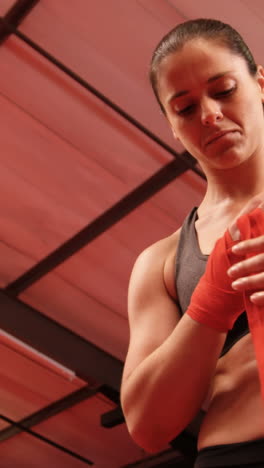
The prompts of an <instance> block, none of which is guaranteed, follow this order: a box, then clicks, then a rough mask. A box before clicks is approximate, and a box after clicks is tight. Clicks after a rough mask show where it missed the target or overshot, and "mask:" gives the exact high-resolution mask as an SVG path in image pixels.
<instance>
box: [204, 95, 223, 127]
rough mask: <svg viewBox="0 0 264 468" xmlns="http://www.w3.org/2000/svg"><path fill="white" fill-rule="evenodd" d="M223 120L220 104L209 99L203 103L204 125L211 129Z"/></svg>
mask: <svg viewBox="0 0 264 468" xmlns="http://www.w3.org/2000/svg"><path fill="white" fill-rule="evenodd" d="M222 119H223V114H222V111H221V108H220V106H219V103H218V102H216V101H215V100H213V99H210V98H208V99H206V100H205V101H203V102H202V103H201V121H202V124H203V125H205V126H207V127H210V126H211V125H216V124H217V123H218V122H220V121H221V120H222Z"/></svg>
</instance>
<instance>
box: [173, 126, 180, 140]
mask: <svg viewBox="0 0 264 468" xmlns="http://www.w3.org/2000/svg"><path fill="white" fill-rule="evenodd" d="M172 134H173V137H174V138H175V140H178V139H179V138H178V137H177V134H176V132H175V130H174V128H172Z"/></svg>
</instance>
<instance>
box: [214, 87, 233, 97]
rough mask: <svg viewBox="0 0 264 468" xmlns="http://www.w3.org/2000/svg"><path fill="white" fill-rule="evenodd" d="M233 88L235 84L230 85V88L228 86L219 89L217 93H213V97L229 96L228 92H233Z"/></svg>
mask: <svg viewBox="0 0 264 468" xmlns="http://www.w3.org/2000/svg"><path fill="white" fill-rule="evenodd" d="M235 89H236V86H232V88H228V89H225V90H223V91H219V92H218V93H215V97H225V96H229V95H230V94H232V93H233V91H235Z"/></svg>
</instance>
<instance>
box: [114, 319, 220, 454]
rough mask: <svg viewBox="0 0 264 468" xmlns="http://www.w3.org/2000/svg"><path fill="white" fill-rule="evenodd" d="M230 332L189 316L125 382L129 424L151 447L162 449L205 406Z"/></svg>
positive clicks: (123, 394) (135, 435)
mask: <svg viewBox="0 0 264 468" xmlns="http://www.w3.org/2000/svg"><path fill="white" fill-rule="evenodd" d="M224 339H225V333H220V332H218V331H216V330H213V329H211V328H209V327H206V326H204V325H200V324H199V323H197V322H195V321H194V320H193V319H191V318H190V317H188V316H187V315H184V317H183V318H182V319H181V320H180V322H179V323H178V325H177V326H176V327H175V329H174V331H173V332H172V334H171V335H170V336H169V337H168V338H167V340H165V342H164V343H163V344H162V345H161V346H160V347H159V348H157V349H156V350H155V351H154V352H153V353H152V354H150V355H149V356H148V357H147V358H146V359H145V360H144V361H143V362H142V363H141V364H140V365H139V366H138V367H137V368H136V369H135V370H134V371H133V372H132V373H131V375H130V376H129V377H127V379H126V380H125V381H124V382H123V384H122V392H121V397H122V406H123V410H124V413H125V416H126V421H127V425H128V429H129V431H130V432H131V435H132V437H133V438H134V439H135V441H136V442H137V443H138V444H139V445H141V446H142V447H143V448H145V449H146V450H148V451H156V450H160V449H161V448H163V447H164V445H165V444H166V443H168V442H169V441H170V440H171V439H173V438H174V437H176V436H177V434H179V433H180V432H181V431H182V430H183V429H184V428H185V427H186V425H187V424H188V423H189V422H190V421H191V420H192V418H193V417H194V416H195V414H196V412H197V411H198V410H199V409H200V407H201V405H202V403H203V400H204V398H205V396H206V393H207V390H208V386H209V383H210V380H211V378H212V375H213V373H214V371H215V367H216V363H217V359H218V357H219V354H220V352H221V349H222V346H223V343H224Z"/></svg>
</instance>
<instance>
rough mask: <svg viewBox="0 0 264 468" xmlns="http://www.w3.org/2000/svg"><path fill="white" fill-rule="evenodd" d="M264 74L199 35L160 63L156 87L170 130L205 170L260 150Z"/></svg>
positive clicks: (262, 142)
mask: <svg viewBox="0 0 264 468" xmlns="http://www.w3.org/2000/svg"><path fill="white" fill-rule="evenodd" d="M263 89H264V73H263V69H262V67H259V69H258V73H257V75H256V77H255V76H252V75H250V73H249V71H248V68H247V64H246V62H245V60H244V58H243V57H240V56H238V55H235V54H234V53H232V52H231V51H230V50H229V49H228V48H227V47H225V46H224V45H221V44H219V43H216V42H215V41H207V40H204V39H199V40H195V41H194V40H193V41H189V42H187V43H186V44H185V46H184V47H183V49H182V50H180V51H179V52H175V53H174V54H172V55H170V56H168V57H166V58H165V59H164V60H163V61H162V63H161V64H160V68H159V73H158V90H159V96H160V100H161V102H162V104H163V106H164V108H165V111H166V115H167V118H168V121H169V123H170V125H171V128H172V131H173V134H174V136H175V137H176V138H178V139H179V140H180V141H181V143H182V144H183V146H184V147H185V148H186V150H187V151H189V152H190V153H191V154H192V155H193V156H194V157H195V158H196V159H197V160H198V161H199V162H200V164H201V166H202V167H203V169H204V170H205V172H206V169H208V168H214V169H227V168H232V167H235V166H237V165H239V164H241V163H243V161H245V160H248V159H249V158H250V157H252V156H254V155H257V154H260V153H262V152H264V118H263V107H262V102H263V101H264V91H263Z"/></svg>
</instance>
